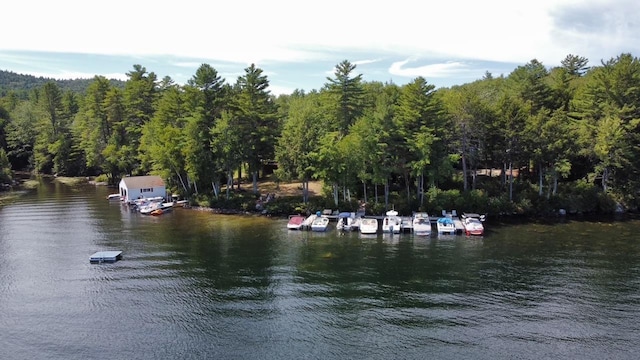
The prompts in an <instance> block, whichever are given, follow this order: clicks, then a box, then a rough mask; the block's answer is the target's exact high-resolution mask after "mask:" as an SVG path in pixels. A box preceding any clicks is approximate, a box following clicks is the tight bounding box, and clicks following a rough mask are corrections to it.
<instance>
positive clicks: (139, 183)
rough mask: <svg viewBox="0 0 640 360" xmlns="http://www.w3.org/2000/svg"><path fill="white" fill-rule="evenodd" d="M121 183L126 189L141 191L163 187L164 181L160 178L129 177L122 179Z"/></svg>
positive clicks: (150, 176) (149, 176)
mask: <svg viewBox="0 0 640 360" xmlns="http://www.w3.org/2000/svg"><path fill="white" fill-rule="evenodd" d="M122 182H123V183H124V184H125V186H126V187H127V188H128V189H141V188H148V187H160V186H164V180H162V178H161V177H160V176H155V175H147V176H129V177H125V178H122Z"/></svg>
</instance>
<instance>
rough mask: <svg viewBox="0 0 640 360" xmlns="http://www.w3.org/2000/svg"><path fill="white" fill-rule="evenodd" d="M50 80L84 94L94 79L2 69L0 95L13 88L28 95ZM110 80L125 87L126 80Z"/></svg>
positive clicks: (21, 94) (63, 88)
mask: <svg viewBox="0 0 640 360" xmlns="http://www.w3.org/2000/svg"><path fill="white" fill-rule="evenodd" d="M49 81H53V82H55V83H56V84H57V85H58V86H59V87H60V88H61V89H62V90H71V91H73V92H77V93H82V94H83V93H85V92H86V91H87V87H88V86H89V84H91V82H92V81H93V79H69V80H58V79H51V78H45V77H42V76H40V77H37V76H33V75H24V74H17V73H14V72H12V71H6V70H0V97H3V96H6V95H7V93H8V92H9V91H11V90H13V91H15V92H16V93H18V94H19V96H26V95H27V94H28V93H29V91H30V90H32V89H37V88H39V87H41V86H42V85H44V84H45V83H47V82H49ZM109 81H110V82H111V84H112V85H113V86H116V87H119V88H124V84H125V82H124V81H122V80H115V79H111V80H109Z"/></svg>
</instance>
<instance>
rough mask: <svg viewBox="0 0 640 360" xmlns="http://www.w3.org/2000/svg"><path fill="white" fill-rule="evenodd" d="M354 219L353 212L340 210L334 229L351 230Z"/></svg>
mask: <svg viewBox="0 0 640 360" xmlns="http://www.w3.org/2000/svg"><path fill="white" fill-rule="evenodd" d="M354 221H355V214H353V213H350V212H341V213H339V214H338V223H337V224H336V229H337V230H338V231H351V229H352V226H353V223H354Z"/></svg>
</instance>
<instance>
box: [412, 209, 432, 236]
mask: <svg viewBox="0 0 640 360" xmlns="http://www.w3.org/2000/svg"><path fill="white" fill-rule="evenodd" d="M412 224H413V233H414V234H417V235H429V234H431V221H430V220H429V214H427V213H426V212H418V213H415V214H414V215H413V220H412Z"/></svg>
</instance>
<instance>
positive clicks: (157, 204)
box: [138, 201, 173, 215]
mask: <svg viewBox="0 0 640 360" xmlns="http://www.w3.org/2000/svg"><path fill="white" fill-rule="evenodd" d="M171 209H173V202H162V201H151V202H147V203H143V204H142V205H140V206H139V207H138V212H140V214H143V215H149V214H151V213H152V212H154V211H155V210H162V211H160V212H158V211H156V212H155V215H159V214H163V213H165V212H168V211H171Z"/></svg>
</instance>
